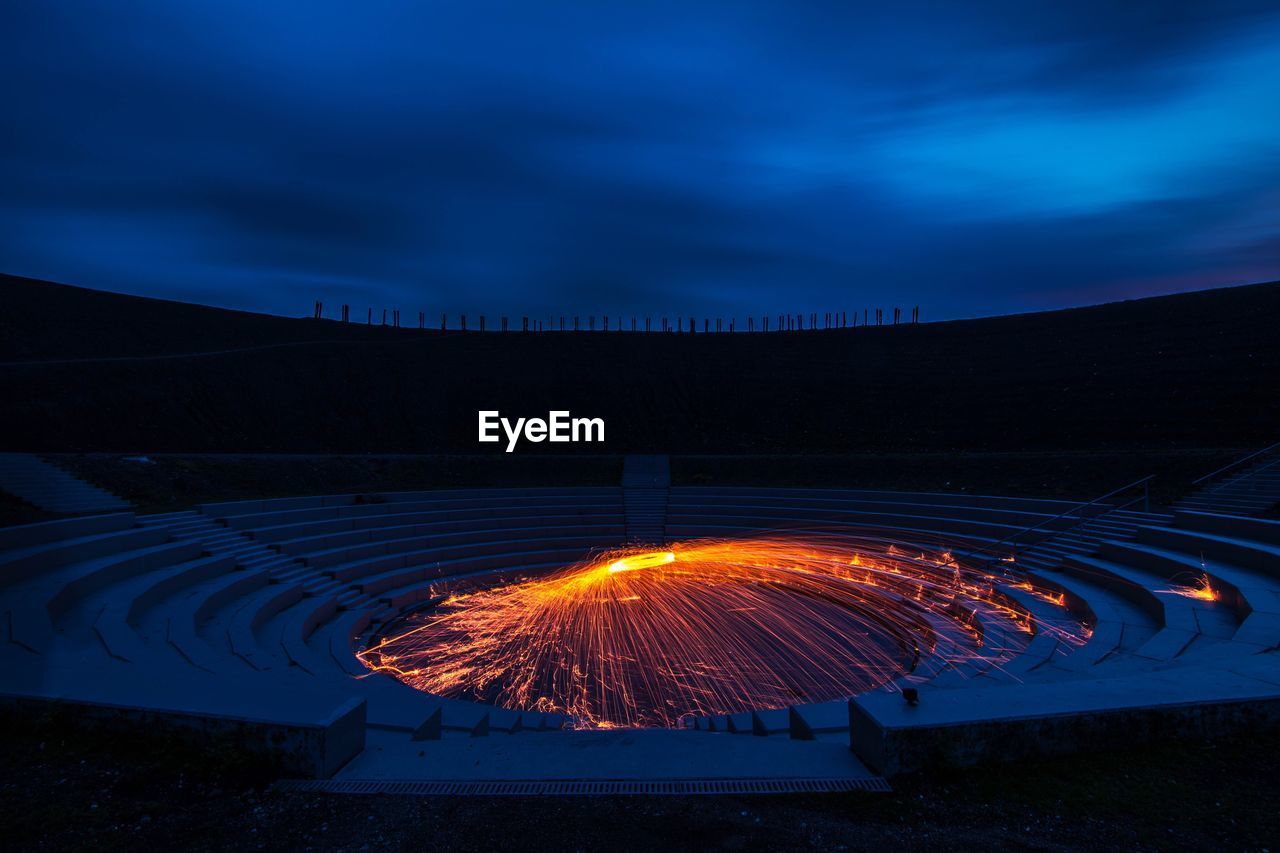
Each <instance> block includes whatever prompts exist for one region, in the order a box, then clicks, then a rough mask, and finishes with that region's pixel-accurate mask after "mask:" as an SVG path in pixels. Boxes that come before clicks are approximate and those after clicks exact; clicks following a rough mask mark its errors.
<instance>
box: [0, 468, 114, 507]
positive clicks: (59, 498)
mask: <svg viewBox="0 0 1280 853" xmlns="http://www.w3.org/2000/svg"><path fill="white" fill-rule="evenodd" d="M0 491H5V492H8V493H9V494H11V495H15V496H16V497H19V498H21V499H22V500H24V501H26V502H27V503H29V504H31V505H32V506H35V507H39V508H40V509H43V510H47V511H49V512H56V513H59V514H62V515H75V514H81V513H83V514H88V513H95V512H114V511H117V510H122V509H128V508H129V506H130V505H129V503H128V502H126V501H124V500H122V499H120V498H118V497H116V496H115V495H113V494H111V493H110V492H108V491H105V490H103V489H100V488H98V487H97V486H95V485H92V484H91V483H86V482H85V481H84V480H81V479H80V478H79V477H75V476H73V475H72V474H70V473H69V472H67V471H64V470H63V469H61V468H59V467H58V466H57V465H53V464H51V463H49V462H45V461H44V460H43V459H40V458H39V457H37V456H35V455H33V454H30V453H0Z"/></svg>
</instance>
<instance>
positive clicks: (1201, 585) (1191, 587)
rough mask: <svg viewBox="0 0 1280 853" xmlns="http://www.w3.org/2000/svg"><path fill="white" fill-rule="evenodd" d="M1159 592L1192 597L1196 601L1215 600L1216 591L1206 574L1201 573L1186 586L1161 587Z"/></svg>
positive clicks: (1216, 597) (1216, 596)
mask: <svg viewBox="0 0 1280 853" xmlns="http://www.w3.org/2000/svg"><path fill="white" fill-rule="evenodd" d="M1160 592H1163V593H1167V594H1169V595H1181V596H1183V597H1184V598H1194V599H1196V600H1197V601H1217V600H1218V591H1217V590H1216V589H1214V588H1213V586H1212V585H1211V584H1210V583H1209V576H1208V575H1207V574H1205V575H1201V576H1200V577H1199V578H1197V579H1196V580H1195V582H1194V583H1191V584H1188V585H1186V586H1182V585H1179V586H1174V587H1170V588H1169V589H1162V590H1160Z"/></svg>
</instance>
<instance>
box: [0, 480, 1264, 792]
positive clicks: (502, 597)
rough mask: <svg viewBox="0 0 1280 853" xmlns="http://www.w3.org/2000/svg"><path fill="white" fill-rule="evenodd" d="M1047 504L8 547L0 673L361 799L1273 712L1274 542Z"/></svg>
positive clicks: (422, 524) (469, 519)
mask: <svg viewBox="0 0 1280 853" xmlns="http://www.w3.org/2000/svg"><path fill="white" fill-rule="evenodd" d="M1070 508H1071V505H1070V504H1065V503H1061V502H1057V501H1046V500H1031V499H1021V498H1004V497H991V496H970V495H955V494H919V493H898V492H873V491H832V490H807V489H764V488H761V489H753V488H712V487H687V488H686V487H675V488H671V489H670V490H669V492H668V493H667V495H666V502H665V516H664V519H665V521H664V526H663V529H662V530H661V536H660V537H656V536H650V537H649V538H652V539H661V541H652V542H649V543H645V544H635V543H632V544H628V543H627V541H626V540H627V527H626V507H625V502H624V495H623V490H622V489H621V488H573V489H560V488H555V489H493V490H460V491H436V492H417V493H392V494H379V495H334V496H323V497H314V498H302V499H285V500H267V501H249V502H238V503H229V504H212V505H205V506H201V507H199V508H198V509H196V510H192V511H188V512H180V513H171V514H165V515H153V516H135V515H133V514H131V513H118V514H112V515H104V516H93V517H84V518H76V519H71V520H66V521H57V522H50V523H46V524H38V525H28V526H25V527H15V528H8V529H4V530H0V612H3V613H4V616H5V620H6V627H7V633H6V637H7V642H6V643H5V644H4V645H3V647H2V648H3V655H4V661H3V666H2V668H0V672H2V673H3V675H2V676H0V678H2V679H3V694H4V695H5V696H6V698H7V699H9V701H11V702H17V703H40V702H44V701H48V700H56V701H60V702H62V703H65V705H66V706H67V707H68V708H70V709H72V710H74V711H75V712H77V713H80V714H82V715H84V716H85V717H86V718H91V719H94V720H97V721H100V722H102V723H103V724H106V725H119V724H128V723H139V722H141V723H144V724H148V725H164V726H172V727H176V728H183V729H185V730H189V731H190V730H195V731H199V732H211V733H217V732H224V731H235V732H238V733H239V734H240V735H241V736H242V737H243V738H244V739H246V740H247V741H252V740H255V739H256V740H260V741H261V742H262V743H264V744H267V745H269V748H271V749H273V750H275V751H277V752H282V753H284V754H286V756H287V759H288V760H287V761H286V767H287V768H288V772H289V773H290V774H291V775H294V776H299V777H303V776H313V777H320V778H326V777H332V778H330V780H329V781H328V782H325V783H323V784H328V785H332V786H345V788H346V789H351V790H355V789H359V790H375V789H376V790H390V789H392V786H395V785H418V786H422V785H435V786H437V787H436V788H435V789H433V790H437V791H439V792H445V793H448V792H449V790H452V789H449V790H446V789H447V788H448V787H449V786H451V785H452V786H460V787H458V788H457V791H456V792H475V791H479V790H481V789H484V786H486V785H490V786H498V787H496V788H493V789H492V792H508V791H510V790H514V789H510V787H509V786H510V785H515V784H520V785H525V786H526V787H528V788H529V790H530V791H532V790H536V789H538V786H539V785H541V786H544V787H545V786H548V785H551V786H565V785H578V784H582V785H586V784H598V785H602V786H606V788H600V789H599V790H598V791H597V792H604V791H605V790H606V789H607V786H609V785H612V786H615V787H614V788H613V789H609V790H621V789H620V788H617V786H620V785H622V786H624V787H625V786H626V785H630V786H632V788H635V786H642V785H662V784H672V785H675V784H679V785H683V786H685V788H687V789H689V790H694V789H696V788H697V786H699V785H701V786H703V787H704V788H706V789H707V790H712V789H715V790H720V789H724V786H730V787H729V788H728V789H731V790H737V789H741V790H751V789H753V788H751V786H753V785H755V786H763V787H759V789H760V790H830V789H846V788H849V787H858V786H866V785H873V784H874V781H875V780H876V779H877V777H878V776H879V775H880V774H886V775H890V774H893V773H897V772H902V771H908V770H914V769H921V768H928V767H930V766H935V765H940V764H949V763H950V764H955V763H968V762H972V761H978V760H1000V759H1004V758H1015V757H1019V756H1021V755H1031V754H1044V753H1048V752H1062V751H1067V750H1070V749H1074V748H1078V747H1079V746H1081V745H1085V744H1087V745H1093V746H1097V745H1105V743H1106V742H1108V740H1109V739H1114V738H1117V737H1126V738H1129V739H1130V740H1132V739H1133V738H1141V737H1153V738H1154V737H1165V736H1172V735H1179V734H1192V735H1194V734H1197V733H1201V732H1203V731H1205V730H1207V729H1211V728H1215V729H1221V728H1224V727H1232V726H1236V725H1250V724H1257V723H1258V722H1265V721H1274V720H1275V719H1276V718H1277V714H1278V711H1277V709H1278V707H1280V663H1278V659H1277V657H1276V650H1277V648H1280V524H1277V523H1276V522H1271V521H1264V520H1259V519H1254V518H1246V517H1236V516H1230V515H1221V514H1214V513H1203V512H1178V513H1176V514H1161V513H1138V512H1131V511H1127V510H1119V509H1117V510H1110V511H1107V508H1105V507H1094V508H1093V509H1092V510H1091V513H1092V514H1091V517H1089V518H1087V519H1083V520H1082V519H1081V518H1079V517H1074V516H1070V515H1069V516H1067V517H1060V516H1061V514H1062V513H1063V512H1064V511H1066V510H1068V509H1070ZM1030 527H1037V530H1036V533H1035V535H1034V537H1032V536H1025V537H1024V539H1025V541H1021V542H1019V544H1018V548H1017V551H1016V555H1015V553H1014V549H1013V548H1012V546H1011V545H1010V544H1009V541H1008V540H1009V537H1011V536H1013V535H1014V534H1017V533H1018V532H1019V531H1023V530H1026V529H1027V528H1030ZM1041 540H1043V541H1041ZM619 549H624V550H621V551H619ZM668 555H670V557H671V559H670V560H668V559H667V556H668ZM908 699H910V700H911V701H907V700H908ZM637 727H642V728H637ZM503 785H505V786H508V787H502V786H503ZM717 785H718V786H720V787H719V788H717V787H716V786H717ZM733 785H737V786H738V788H733V787H732V786H733ZM379 786H381V787H379ZM468 786H469V787H468ZM690 786H693V787H690ZM770 786H772V787H770ZM787 786H792V787H787ZM805 786H808V787H805ZM636 789H637V790H639V788H636ZM486 790H487V789H486ZM628 790H630V789H628ZM645 790H648V789H647V788H646V789H645Z"/></svg>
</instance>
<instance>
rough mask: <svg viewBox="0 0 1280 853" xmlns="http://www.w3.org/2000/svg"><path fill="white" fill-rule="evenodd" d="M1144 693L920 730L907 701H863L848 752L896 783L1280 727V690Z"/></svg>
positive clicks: (937, 698) (992, 711)
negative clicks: (932, 773)
mask: <svg viewBox="0 0 1280 853" xmlns="http://www.w3.org/2000/svg"><path fill="white" fill-rule="evenodd" d="M1188 675H1189V674H1188ZM1077 689H1079V687H1077ZM1086 689H1087V688H1086ZM945 692H947V691H929V692H928V693H926V692H925V691H923V690H922V691H921V699H920V703H921V706H924V705H925V704H926V703H934V704H936V703H945V702H946V701H947V697H945V696H944V695H942V694H943V693H945ZM951 692H959V691H951ZM975 692H977V691H975ZM984 692H985V691H984ZM1143 692H1144V691H1143V686H1142V684H1141V679H1138V680H1136V683H1134V684H1133V685H1132V695H1131V696H1130V701H1128V702H1125V703H1115V704H1114V705H1111V706H1102V705H1100V706H1097V707H1093V708H1081V709H1078V710H1064V709H1054V710H1046V711H1045V712H1044V713H1039V714H1036V713H1016V714H1007V713H1002V708H1001V706H1000V705H999V704H998V703H996V702H993V703H992V704H991V705H990V706H989V707H988V708H987V711H988V712H989V714H988V715H987V716H977V715H974V716H972V717H971V718H969V719H963V720H952V721H931V720H928V719H920V720H918V721H914V722H913V721H912V717H913V715H914V712H916V711H917V710H921V709H919V708H911V707H909V706H906V703H905V702H904V701H903V700H902V698H901V697H900V696H897V695H894V696H891V697H885V696H884V694H880V695H879V696H870V697H868V696H863V697H857V698H854V699H852V700H850V701H849V746H850V749H852V750H853V752H854V753H855V754H856V755H857V756H858V757H859V758H860V759H861V760H862V761H863V762H864V763H865V764H866V765H867V766H868V767H870V768H871V769H872V770H874V771H876V772H877V773H879V774H881V775H883V776H896V775H900V774H904V773H914V772H918V771H922V770H931V769H938V768H955V767H969V766H974V765H979V764H989V763H990V764H996V763H1002V762H1008V761H1018V760H1022V759H1027V758H1037V757H1046V756H1055V755H1068V754H1071V753H1076V752H1091V751H1095V750H1106V749H1113V748H1123V747H1133V746H1141V745H1143V744H1147V743H1157V742H1166V741H1170V740H1177V739H1193V738H1194V739H1198V740H1207V739H1211V738H1214V737H1219V736H1223V735H1227V734H1235V733H1241V732H1248V731H1261V730H1265V729H1272V728H1275V727H1277V726H1280V690H1273V691H1272V692H1271V695H1264V694H1260V695H1256V696H1249V697H1244V696H1233V697H1229V698H1227V697H1222V698H1206V699H1205V700H1203V701H1196V700H1194V699H1192V700H1190V701H1183V702H1168V701H1163V702H1162V701H1160V700H1159V699H1158V698H1154V699H1153V701H1151V702H1150V703H1147V704H1144V703H1143ZM885 699H889V700H891V703H893V704H896V706H897V707H891V703H887V702H886V701H885Z"/></svg>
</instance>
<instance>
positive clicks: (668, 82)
mask: <svg viewBox="0 0 1280 853" xmlns="http://www.w3.org/2000/svg"><path fill="white" fill-rule="evenodd" d="M627 5H628V6H629V7H630V8H629V9H626V10H620V9H621V7H622V6H623V4H618V3H608V2H577V3H560V2H550V0H538V2H526V3H519V4H493V3H487V2H466V3H453V4H442V3H431V2H412V3H411V2H392V0H369V2H357V3H353V2H341V3H330V2H324V1H323V0H319V1H318V2H317V0H312V2H307V3H290V2H263V0H252V2H246V0H219V2H206V1H205V0H198V2H196V0H138V2H118V3H116V2H74V0H67V2H50V0H9V2H6V3H4V4H3V9H2V10H0V74H3V91H4V93H5V95H4V101H3V119H0V121H2V122H3V125H2V127H0V155H2V160H0V271H6V272H13V273H20V274H25V275H33V276H39V277H45V278H52V279H56V280H62V281H67V282H70V283H78V284H85V285H88V286H93V287H102V288H107V289H111V290H119V291H124V292H130V293H141V294H147V295H156V296H164V297H170V298H176V299H183V300H194V301H200V302H207V303H211V304H216V305H224V306H230V307H238V308H248V309H254V310H263V311H271V312H276V313H282V314H301V313H307V312H308V311H309V310H310V305H311V301H312V300H313V299H316V298H323V299H324V300H325V301H326V302H327V303H329V304H330V305H332V306H336V304H337V303H339V302H344V301H345V302H350V303H352V304H353V306H355V307H356V310H357V311H362V310H363V307H364V306H365V305H369V304H371V305H374V306H378V307H381V306H389V307H396V306H399V307H401V308H403V309H405V310H406V311H409V312H413V313H414V314H415V315H416V311H417V310H419V309H425V310H427V311H428V312H430V313H433V314H434V313H437V312H439V311H441V310H448V311H449V312H451V313H457V312H459V311H466V312H468V313H473V314H475V313H487V314H490V315H492V314H497V313H498V312H500V311H506V312H508V313H511V314H515V315H518V314H520V313H522V312H526V311H527V312H532V313H535V314H546V313H548V312H555V313H566V312H581V313H583V314H587V313H598V312H603V311H608V312H610V313H614V314H618V313H628V314H629V313H632V312H646V311H651V312H655V313H662V312H666V313H670V314H672V315H673V316H674V315H675V314H677V313H680V314H685V315H687V314H689V313H690V312H696V313H698V314H704V313H712V314H714V313H721V314H725V315H728V314H734V313H736V314H738V315H739V316H743V315H745V314H746V313H761V312H770V313H777V312H781V311H805V312H807V311H824V310H829V309H836V308H851V309H852V308H857V307H861V306H864V305H871V306H875V305H894V304H900V305H904V306H907V305H913V304H917V303H918V304H920V305H922V306H923V308H924V312H925V316H926V318H927V319H936V318H939V317H960V316H973V315H981V314H991V313H1003V312H1007V311H1019V310H1028V309H1039V308H1045V307H1057V306H1066V305H1077V304H1085V303H1092V302H1100V301H1106V300H1109V299H1113V298H1124V297H1130V296H1138V295H1146V294H1154V293H1166V292H1172V291H1177V290H1187V289H1194V288H1199V287H1208V286H1218V285H1225V284H1235V283H1244V282H1249V281H1261V280H1268V279H1273V278H1280V6H1277V4H1276V3H1272V4H1266V5H1263V4H1219V3H1213V4H1211V3H1207V2H1194V3H1178V2H1157V3H1149V4H1144V3H1117V2H1114V0H1107V2H1072V3H1061V2H1054V3H1044V4H1039V5H1037V4H1032V3H1027V2H1016V3H1004V4H992V5H985V6H975V5H973V4H968V3H964V4H961V3H954V2H952V3H945V4H905V3H904V4H886V3H876V4H868V5H867V6H865V7H864V8H857V7H855V6H854V5H853V4H851V3H847V2H832V3H807V4H805V3H778V4H766V3H762V2H754V0H753V2H720V3H704V4H693V3H690V2H680V3H670V4H658V3H646V4H627ZM1268 5H1269V6H1270V7H1271V8H1270V9H1268Z"/></svg>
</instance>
